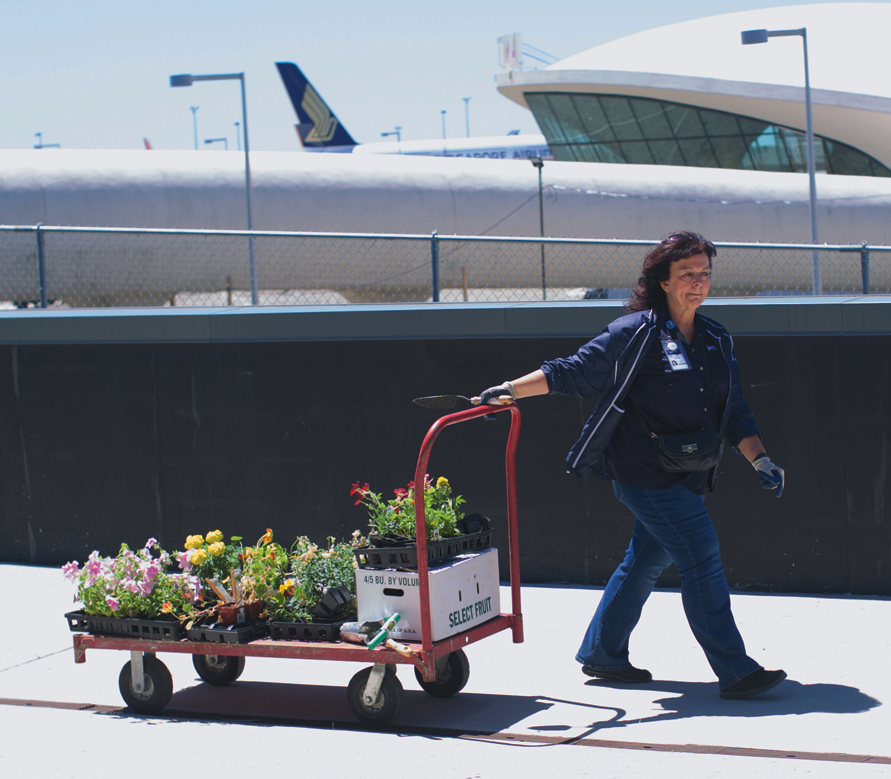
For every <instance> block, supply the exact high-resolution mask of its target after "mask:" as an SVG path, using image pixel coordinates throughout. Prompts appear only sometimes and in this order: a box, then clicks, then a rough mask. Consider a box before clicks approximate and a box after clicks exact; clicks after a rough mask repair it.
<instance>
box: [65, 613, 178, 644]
mask: <svg viewBox="0 0 891 779" xmlns="http://www.w3.org/2000/svg"><path fill="white" fill-rule="evenodd" d="M65 618H66V619H67V620H68V627H69V628H70V629H71V632H72V633H94V634H96V635H101V636H120V637H121V638H146V639H151V640H153V641H180V640H182V639H184V638H185V637H186V631H185V629H184V628H183V626H182V625H181V624H180V623H179V622H177V621H176V620H168V619H133V618H130V617H101V616H97V615H94V614H84V613H83V612H82V611H72V612H69V613H68V614H66V615H65Z"/></svg>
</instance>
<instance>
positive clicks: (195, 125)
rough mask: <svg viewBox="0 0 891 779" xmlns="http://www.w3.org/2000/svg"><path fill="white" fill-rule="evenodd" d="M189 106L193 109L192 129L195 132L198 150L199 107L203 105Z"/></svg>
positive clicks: (196, 148)
mask: <svg viewBox="0 0 891 779" xmlns="http://www.w3.org/2000/svg"><path fill="white" fill-rule="evenodd" d="M189 108H190V109H191V111H192V130H194V132H195V151H198V109H199V108H201V106H197V105H190V106H189Z"/></svg>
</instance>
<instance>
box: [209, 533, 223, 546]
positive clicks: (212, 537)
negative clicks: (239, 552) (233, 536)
mask: <svg viewBox="0 0 891 779" xmlns="http://www.w3.org/2000/svg"><path fill="white" fill-rule="evenodd" d="M222 540H223V534H222V532H221V531H219V530H212V531H211V532H210V533H208V534H207V543H208V544H215V543H216V542H217V541H222Z"/></svg>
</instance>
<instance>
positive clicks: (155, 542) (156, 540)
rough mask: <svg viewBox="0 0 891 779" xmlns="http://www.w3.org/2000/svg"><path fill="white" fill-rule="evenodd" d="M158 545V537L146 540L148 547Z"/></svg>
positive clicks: (146, 546) (151, 547) (152, 547)
mask: <svg viewBox="0 0 891 779" xmlns="http://www.w3.org/2000/svg"><path fill="white" fill-rule="evenodd" d="M157 545H158V539H157V538H150V539H149V540H148V541H146V542H145V548H146V549H154V548H155V547H156V546H157Z"/></svg>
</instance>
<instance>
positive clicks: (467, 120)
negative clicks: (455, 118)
mask: <svg viewBox="0 0 891 779" xmlns="http://www.w3.org/2000/svg"><path fill="white" fill-rule="evenodd" d="M461 99H462V100H463V101H464V126H465V130H466V131H467V137H468V138H469V137H470V98H469V97H462V98H461Z"/></svg>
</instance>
